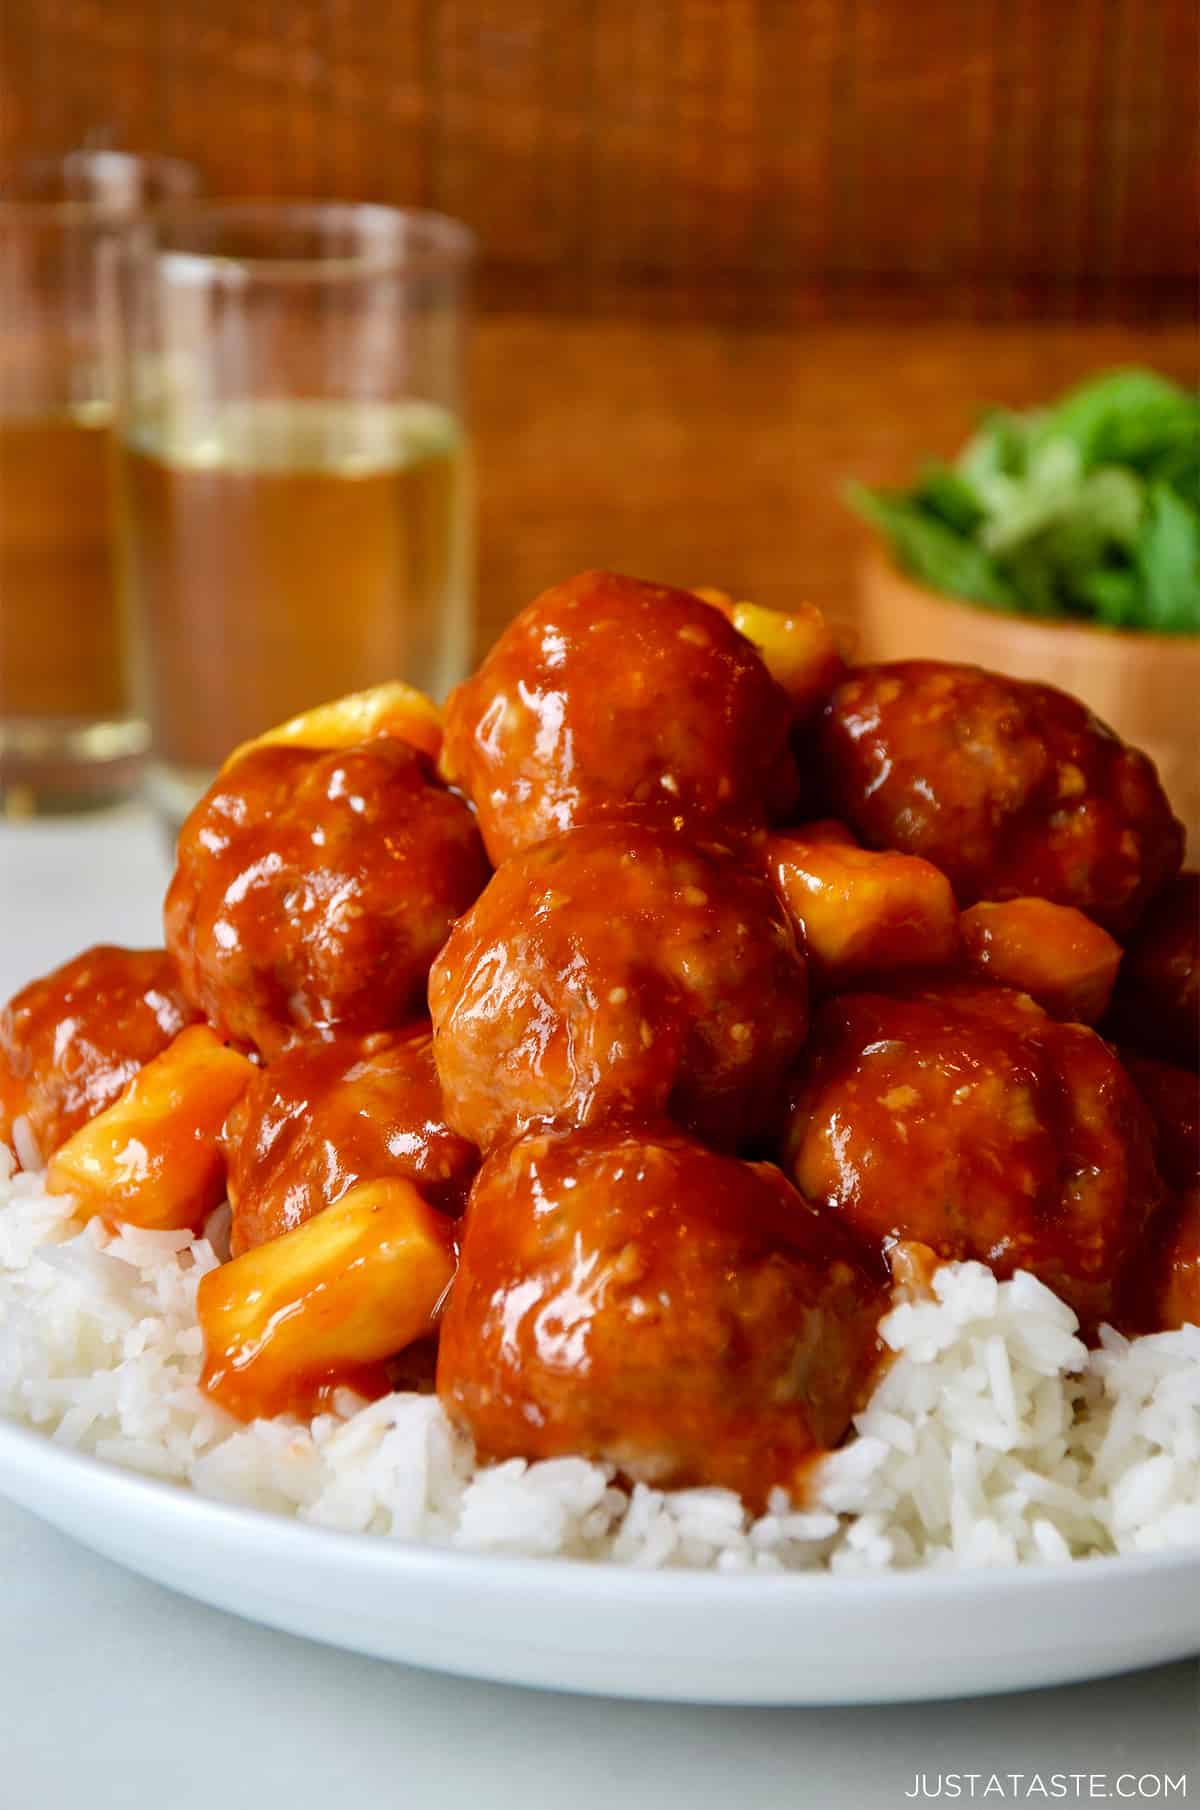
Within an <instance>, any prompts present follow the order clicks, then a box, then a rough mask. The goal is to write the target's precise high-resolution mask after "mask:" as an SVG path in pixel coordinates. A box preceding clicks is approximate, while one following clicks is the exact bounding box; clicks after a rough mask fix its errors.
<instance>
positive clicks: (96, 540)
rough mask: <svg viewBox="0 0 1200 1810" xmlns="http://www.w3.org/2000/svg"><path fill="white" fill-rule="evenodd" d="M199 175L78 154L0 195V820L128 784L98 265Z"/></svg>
mask: <svg viewBox="0 0 1200 1810" xmlns="http://www.w3.org/2000/svg"><path fill="white" fill-rule="evenodd" d="M196 180H197V179H196V173H195V171H194V170H192V169H191V168H190V167H189V166H188V165H187V164H182V163H176V162H174V161H173V160H171V159H168V158H141V157H132V156H127V155H125V154H123V153H121V152H116V151H99V152H85V151H80V152H74V153H72V154H71V155H69V156H67V157H63V158H55V159H49V160H46V161H42V162H38V163H33V164H29V165H27V166H25V168H23V169H22V170H20V171H18V172H17V173H16V174H15V175H14V176H13V177H11V178H9V179H8V180H6V181H5V182H4V183H3V185H2V186H0V814H7V815H10V816H18V815H32V814H34V813H35V812H41V811H50V810H54V809H71V808H76V807H81V806H87V805H96V804H103V803H107V802H109V801H110V800H111V799H112V798H114V797H115V796H119V795H120V794H121V793H122V792H124V791H127V790H128V789H129V787H130V786H131V785H132V783H133V782H134V781H135V780H136V776H137V768H138V763H139V758H140V755H141V753H142V750H143V748H144V746H145V742H146V730H145V725H144V723H142V722H141V721H140V720H139V719H138V717H137V715H136V713H135V711H134V709H133V706H132V703H131V700H130V695H129V689H128V681H127V677H126V661H125V656H124V653H123V650H122V645H121V643H122V632H121V624H120V619H119V614H118V604H117V598H116V589H115V585H114V582H113V561H112V548H111V541H110V535H111V522H112V511H111V505H110V498H109V489H110V476H111V473H110V451H111V448H110V434H111V392H110V387H109V372H108V369H107V363H106V359H105V356H104V344H103V333H102V294H103V266H104V259H105V256H106V254H107V253H108V252H109V251H110V250H111V249H112V248H113V247H114V246H115V245H116V243H117V242H118V241H119V239H120V238H121V236H122V235H123V234H124V233H125V232H127V231H128V230H129V229H130V227H131V225H132V223H133V222H134V220H135V219H136V218H137V216H138V215H139V214H141V213H142V211H143V210H144V209H146V208H148V207H153V206H156V205H159V204H161V203H163V202H165V201H168V200H177V199H180V198H182V197H184V196H186V195H189V194H191V193H192V192H193V190H194V188H195V186H196Z"/></svg>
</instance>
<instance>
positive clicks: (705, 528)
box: [0, 0, 1200, 633]
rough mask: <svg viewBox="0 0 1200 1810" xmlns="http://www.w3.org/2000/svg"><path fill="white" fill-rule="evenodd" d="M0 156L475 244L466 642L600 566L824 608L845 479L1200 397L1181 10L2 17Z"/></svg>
mask: <svg viewBox="0 0 1200 1810" xmlns="http://www.w3.org/2000/svg"><path fill="white" fill-rule="evenodd" d="M0 50H2V58H3V61H2V69H0V78H2V84H3V86H2V96H0V98H2V101H3V105H2V106H0V161H6V162H7V161H15V160H17V159H19V158H20V157H22V156H24V155H26V154H27V153H31V152H37V151H52V150H56V149H62V148H66V147H68V146H70V145H74V144H79V143H84V142H91V143H102V144H113V145H120V146H124V147H130V148H133V149H159V150H166V151H170V152H174V153H176V154H177V155H180V156H183V157H187V158H190V159H193V160H194V161H195V162H197V163H198V164H199V165H200V166H201V168H202V169H203V171H204V173H205V176H206V178H207V182H208V185H209V187H210V188H211V189H212V190H213V191H214V192H219V193H221V192H223V193H238V192H240V193H248V192H255V193H260V194H261V193H270V194H297V195H298V194H311V195H339V196H342V197H345V198H363V199H373V200H388V201H397V202H405V203H419V204H423V205H432V206H437V207H441V208H445V209H447V210H449V211H451V212H453V213H456V214H459V215H461V216H462V217H463V218H465V219H466V220H468V221H469V222H470V223H471V224H472V225H473V226H474V227H475V228H476V229H477V231H478V232H479V233H480V235H481V239H482V242H483V247H484V257H483V262H482V266H481V270H480V280H479V284H478V290H477V293H478V298H479V302H480V306H481V321H480V328H479V332H478V334H477V337H476V344H475V399H476V424H477V429H478V437H479V444H480V470H481V500H482V524H481V526H482V546H481V574H482V600H483V616H484V632H485V633H486V632H488V631H490V629H491V627H492V626H493V625H494V624H495V622H497V621H498V620H500V619H502V617H503V616H504V615H505V614H506V613H507V612H508V611H509V610H511V609H512V608H514V607H516V606H517V605H518V604H519V603H520V602H521V601H523V599H524V598H525V597H526V596H528V595H529V594H530V592H531V591H532V590H535V589H537V588H539V587H540V586H541V585H542V584H543V583H545V582H548V581H549V580H551V579H553V578H555V577H558V576H561V575H563V574H564V573H565V572H566V571H567V570H570V569H572V568H576V567H579V566H581V565H584V564H587V563H591V562H605V563H613V564H618V565H625V566H626V567H631V568H633V569H641V570H644V571H647V572H650V573H654V574H656V575H661V576H663V577H666V578H677V579H685V580H686V579H688V578H691V579H693V580H697V581H698V580H701V579H708V580H710V581H712V582H725V583H728V584H730V585H731V586H734V587H736V588H739V589H743V590H746V591H747V592H755V591H757V592H758V593H759V594H760V595H762V596H763V597H764V599H769V600H771V601H781V600H782V599H783V597H784V596H785V595H787V594H789V593H794V592H795V591H796V590H797V589H799V590H803V591H807V592H808V593H809V594H811V595H814V596H817V597H818V598H819V599H820V600H822V601H823V602H826V603H832V604H833V605H835V607H842V606H846V605H847V601H848V599H849V597H850V594H851V591H852V584H853V559H854V546H855V531H854V528H853V525H852V524H851V523H850V522H849V521H848V519H847V518H846V517H845V515H844V513H843V512H842V511H841V509H840V506H839V504H838V503H837V500H836V491H837V488H838V485H839V483H840V481H841V480H842V479H843V478H844V477H845V475H847V474H848V473H850V472H857V473H859V474H861V475H864V476H866V477H868V478H874V477H881V476H899V475H901V474H902V473H903V472H904V471H905V470H906V469H908V468H909V467H910V466H911V464H912V462H913V461H914V460H915V459H916V458H918V457H919V456H920V455H921V454H922V453H923V452H926V451H929V450H948V449H949V448H951V447H952V446H953V445H954V443H955V442H956V441H957V440H958V439H960V438H961V437H962V435H963V433H964V432H965V431H966V429H967V427H968V426H969V423H970V418H971V414H972V411H973V408H974V406H975V404H976V403H977V402H978V401H981V400H990V399H999V400H1005V401H1013V402H1019V401H1025V400H1030V399H1033V398H1034V397H1036V396H1038V395H1041V394H1044V393H1046V392H1047V391H1048V390H1051V389H1053V388H1054V387H1055V386H1056V385H1058V384H1060V383H1062V382H1065V381H1067V380H1069V379H1072V378H1074V377H1075V376H1077V375H1080V374H1082V373H1083V372H1085V371H1086V370H1088V369H1090V368H1092V367H1093V366H1095V365H1096V364H1099V363H1102V362H1106V361H1109V360H1112V359H1130V358H1149V359H1153V360H1157V361H1158V362H1159V363H1161V364H1162V365H1163V367H1164V368H1166V369H1169V370H1172V371H1174V372H1175V373H1177V374H1178V375H1181V376H1194V375H1195V369H1196V342H1195V337H1194V328H1193V323H1194V306H1195V295H1196V276H1197V270H1196V204H1197V197H1196V187H1195V183H1196V170H1197V167H1198V165H1200V104H1198V99H1200V97H1198V92H1197V73H1196V72H1197V53H1198V51H1200V8H1198V7H1197V5H1196V0H543V3H542V4H540V5H538V4H533V3H532V0H6V3H5V4H3V5H2V6H0Z"/></svg>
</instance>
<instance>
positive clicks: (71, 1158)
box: [46, 1024, 254, 1231]
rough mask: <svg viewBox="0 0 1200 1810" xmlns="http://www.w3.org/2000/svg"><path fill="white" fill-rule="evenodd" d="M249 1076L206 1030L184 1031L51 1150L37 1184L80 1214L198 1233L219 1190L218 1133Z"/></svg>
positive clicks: (244, 1064) (246, 1066)
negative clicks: (70, 1199)
mask: <svg viewBox="0 0 1200 1810" xmlns="http://www.w3.org/2000/svg"><path fill="white" fill-rule="evenodd" d="M253 1074H254V1065H253V1063H251V1062H249V1061H248V1060H247V1059H246V1057H245V1056H240V1055H239V1054H238V1053H237V1051H236V1050H231V1049H227V1048H226V1047H225V1045H224V1044H223V1043H222V1042H221V1040H220V1038H219V1037H217V1036H215V1035H214V1033H213V1032H212V1031H210V1030H209V1029H208V1026H207V1025H202V1024H195V1025H190V1026H189V1027H188V1028H187V1030H184V1031H180V1033H179V1035H178V1037H176V1038H175V1040H174V1042H173V1043H171V1044H169V1045H168V1047H167V1048H166V1049H165V1050H164V1051H163V1053H162V1055H161V1056H156V1057H155V1058H154V1060H153V1061H152V1062H148V1063H147V1064H146V1066H145V1068H143V1069H141V1070H139V1072H138V1073H137V1074H136V1075H135V1076H134V1077H133V1080H132V1081H131V1082H130V1083H129V1085H128V1086H127V1087H126V1089H125V1091H124V1093H123V1094H121V1096H120V1098H119V1099H117V1100H115V1101H114V1102H113V1104H112V1105H111V1106H109V1107H106V1108H105V1110H104V1111H103V1112H98V1113H97V1114H96V1116H95V1118H94V1119H89V1120H88V1122H87V1124H86V1125H81V1126H80V1128H79V1130H78V1131H77V1132H75V1133H74V1135H73V1136H72V1137H69V1138H68V1139H67V1141H66V1143H65V1144H63V1145H61V1146H60V1148H59V1149H58V1150H57V1151H56V1152H55V1154H54V1156H53V1158H52V1159H51V1162H50V1166H49V1169H48V1170H47V1173H46V1187H47V1188H48V1190H49V1191H50V1193H51V1194H73V1195H74V1196H75V1199H76V1200H77V1202H78V1203H79V1211H80V1213H81V1214H82V1215H83V1216H84V1217H85V1218H89V1219H90V1218H93V1217H94V1216H95V1215H96V1214H103V1215H104V1217H105V1218H106V1219H111V1220H121V1221H124V1222H125V1223H126V1224H128V1225H135V1226H144V1227H146V1228H147V1229H149V1230H153V1231H167V1230H171V1229H180V1228H182V1227H184V1226H190V1227H192V1228H193V1229H198V1228H199V1227H200V1225H201V1224H202V1223H203V1221H204V1220H205V1218H206V1217H207V1215H208V1214H209V1213H211V1212H212V1210H213V1208H214V1207H216V1206H219V1205H220V1203H221V1198H222V1196H223V1194H224V1192H225V1159H224V1155H223V1153H222V1151H221V1148H220V1145H219V1143H218V1141H217V1140H218V1134H219V1133H220V1130H221V1126H222V1125H223V1124H224V1122H225V1115H226V1113H227V1112H228V1111H229V1109H230V1107H231V1106H232V1105H233V1104H234V1102H235V1100H237V1099H238V1098H239V1097H240V1095H241V1094H242V1092H243V1090H244V1089H245V1088H246V1086H247V1084H248V1083H249V1081H250V1079H251V1077H252V1075H253Z"/></svg>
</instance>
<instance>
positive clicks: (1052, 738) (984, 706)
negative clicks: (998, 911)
mask: <svg viewBox="0 0 1200 1810" xmlns="http://www.w3.org/2000/svg"><path fill="white" fill-rule="evenodd" d="M821 750H822V755H823V760H824V766H825V775H826V783H827V785H828V787H829V789H830V794H831V801H832V803H833V806H834V808H835V810H836V811H837V814H838V815H839V816H842V817H845V818H846V819H847V821H848V822H849V823H850V825H851V827H852V828H853V829H855V830H856V831H857V832H858V834H859V835H860V836H861V837H862V839H863V840H864V842H866V843H868V844H869V845H870V846H871V847H873V848H896V849H900V850H902V851H903V852H904V853H906V854H910V855H922V856H923V857H924V858H925V859H926V860H927V861H932V862H933V864H934V866H935V867H940V868H941V869H942V871H943V873H945V874H948V875H949V878H950V881H951V884H952V885H953V887H954V890H955V893H956V895H957V897H958V902H959V904H960V905H963V906H966V905H973V904H974V903H975V901H976V900H978V899H1011V898H1016V897H1021V896H1027V897H1037V898H1042V899H1050V900H1052V901H1053V902H1055V903H1056V904H1061V905H1074V906H1077V907H1078V909H1079V910H1080V911H1084V912H1086V913H1087V914H1088V916H1089V917H1092V918H1095V920H1096V922H1097V923H1099V924H1103V925H1104V927H1105V928H1106V929H1108V930H1112V931H1114V932H1116V933H1118V934H1119V933H1121V932H1122V931H1126V930H1128V929H1129V928H1130V926H1131V925H1132V924H1134V923H1135V922H1136V920H1137V918H1138V917H1139V915H1140V914H1141V912H1142V911H1143V910H1144V908H1145V906H1146V905H1147V904H1148V903H1149V901H1150V900H1151V899H1152V898H1154V896H1155V895H1156V894H1157V893H1159V892H1160V891H1161V890H1162V888H1163V887H1164V886H1166V885H1167V883H1168V882H1169V881H1170V880H1171V879H1172V877H1173V876H1174V874H1175V872H1176V871H1177V869H1178V867H1179V864H1180V861H1181V859H1182V856H1183V828H1182V825H1181V824H1179V823H1178V822H1177V821H1176V819H1175V818H1174V817H1173V816H1172V814H1171V807H1170V805H1169V804H1168V803H1167V800H1166V797H1165V795H1164V793H1163V790H1162V787H1161V786H1160V784H1159V782H1158V776H1157V774H1156V773H1155V771H1154V767H1153V765H1152V763H1151V762H1150V761H1149V760H1148V759H1147V758H1146V756H1145V755H1144V754H1140V753H1139V752H1138V751H1137V750H1136V749H1133V748H1127V747H1126V746H1125V745H1124V743H1123V742H1121V741H1119V740H1118V738H1117V737H1116V736H1115V735H1114V734H1113V733H1112V731H1111V730H1110V729H1108V728H1106V727H1105V725H1104V724H1103V723H1101V722H1099V721H1098V720H1097V719H1096V718H1095V717H1094V716H1092V715H1091V714H1090V713H1089V712H1088V711H1087V709H1085V707H1084V706H1083V705H1082V704H1081V703H1079V702H1078V701H1077V700H1076V699H1075V698H1070V697H1068V696H1067V695H1066V693H1065V692H1061V691H1055V690H1054V689H1053V687H1051V686H1049V685H1036V684H1031V683H1029V682H1027V681H1024V680H1020V679H1009V678H1001V677H1000V676H998V675H997V674H995V673H988V672H983V671H981V670H980V669H979V668H978V667H973V666H945V665H942V664H941V663H939V662H938V661H933V660H908V661H901V662H899V663H897V664H895V665H887V666H864V667H860V668H859V669H858V671H856V672H853V673H851V674H850V676H849V678H847V679H846V680H845V682H844V683H843V684H841V685H840V686H839V687H838V689H837V690H836V691H835V692H834V694H833V697H832V698H831V699H830V702H829V704H828V705H827V706H826V709H825V713H824V718H823V723H822V729H821Z"/></svg>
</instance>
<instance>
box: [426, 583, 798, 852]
mask: <svg viewBox="0 0 1200 1810" xmlns="http://www.w3.org/2000/svg"><path fill="white" fill-rule="evenodd" d="M790 714H791V713H790V706H789V703H788V699H787V696H786V694H785V693H784V692H783V691H782V689H781V688H780V687H779V686H778V685H777V684H776V683H775V681H774V679H772V678H771V676H770V674H769V673H768V671H767V669H766V667H765V666H764V664H763V662H762V660H761V659H760V658H759V656H758V654H757V653H756V652H755V650H754V648H753V647H752V646H751V645H750V643H749V642H748V641H747V640H745V639H744V637H743V636H741V635H740V634H739V633H738V632H737V630H736V629H735V628H734V627H733V626H732V624H731V623H729V622H728V621H726V619H725V618H724V617H723V616H722V615H721V614H720V613H719V612H718V611H717V610H714V609H712V608H711V607H710V606H709V605H708V604H707V603H704V602H702V601H701V599H700V598H698V597H696V596H695V595H694V594H693V593H692V592H690V591H673V590H669V589H667V588H666V587H665V586H663V585H651V584H643V583H641V582H640V581H639V580H637V579H634V578H619V577H617V576H616V575H615V574H613V573H611V572H585V573H583V574H582V576H581V577H579V578H573V579H571V580H569V581H568V583H566V584H561V585H556V586H555V588H554V589H553V590H550V591H546V592H545V593H544V594H543V595H542V596H541V597H539V598H538V599H537V600H536V601H535V602H534V603H531V604H530V605H529V607H528V609H526V610H524V611H522V613H521V614H520V615H519V616H518V617H517V619H516V621H515V622H513V623H512V624H511V625H510V626H509V628H508V629H507V630H506V631H505V633H504V634H503V635H502V636H501V637H500V639H499V641H497V642H496V644H495V646H494V647H493V648H492V651H491V652H490V653H489V654H488V656H487V658H486V660H484V662H483V664H482V666H481V667H480V668H479V670H478V672H477V673H475V674H474V676H473V677H472V678H470V679H468V680H467V681H466V683H465V684H463V685H460V686H459V687H458V689H457V690H456V691H454V692H452V693H451V695H450V698H449V700H448V702H447V705H446V734H445V741H444V744H443V748H442V770H443V774H444V775H445V777H447V778H448V779H449V780H450V781H451V782H452V783H453V784H455V785H458V786H461V787H462V788H463V790H464V791H465V792H467V794H468V795H469V796H470V797H471V799H472V800H473V801H474V804H475V808H476V809H477V811H478V812H479V824H480V828H481V830H482V832H483V839H484V842H485V843H486V844H487V850H488V853H489V855H490V856H491V858H492V860H493V861H494V862H496V863H497V864H499V863H500V862H501V861H504V860H507V859H508V857H509V856H510V855H513V854H516V853H517V852H518V850H520V849H523V848H529V847H531V846H533V845H534V844H535V843H538V842H542V841H544V840H545V839H546V838H547V837H548V836H554V835H557V834H558V833H559V832H560V831H562V830H566V829H569V828H571V827H572V825H575V824H580V823H585V822H594V821H596V820H597V819H599V818H605V817H611V816H613V815H626V814H629V813H630V812H635V813H637V814H639V815H642V816H647V815H650V814H657V815H660V816H661V817H663V818H664V819H667V820H670V819H674V818H677V817H683V818H687V817H702V818H707V819H711V820H712V821H713V822H714V823H718V824H733V825H746V824H750V823H756V822H759V823H761V822H762V821H763V820H764V819H765V817H766V814H767V811H768V808H769V807H770V806H771V805H773V804H777V805H778V806H779V807H780V808H782V807H783V805H785V804H786V803H790V801H791V796H792V794H793V791H794V786H795V770H794V766H793V763H792V758H791V754H790V752H789V750H788V728H789V720H790Z"/></svg>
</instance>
